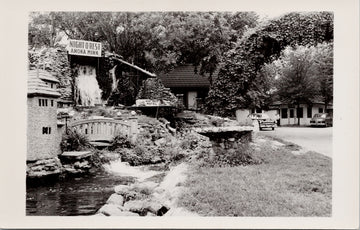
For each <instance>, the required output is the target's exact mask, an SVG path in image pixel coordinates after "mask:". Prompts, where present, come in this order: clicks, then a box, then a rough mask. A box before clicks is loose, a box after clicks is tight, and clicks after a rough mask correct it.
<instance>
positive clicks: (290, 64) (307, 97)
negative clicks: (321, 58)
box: [276, 46, 319, 105]
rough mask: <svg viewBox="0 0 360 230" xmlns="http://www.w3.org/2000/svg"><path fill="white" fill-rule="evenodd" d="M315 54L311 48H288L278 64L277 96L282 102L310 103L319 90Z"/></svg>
mask: <svg viewBox="0 0 360 230" xmlns="http://www.w3.org/2000/svg"><path fill="white" fill-rule="evenodd" d="M313 62H314V59H313V54H312V52H311V49H310V48H307V47H304V46H297V47H295V48H291V47H289V48H286V49H285V50H284V52H283V55H282V56H281V58H280V59H279V60H278V61H277V62H276V63H277V64H278V66H277V68H278V70H279V72H278V76H279V78H278V79H277V94H278V95H279V98H280V100H282V101H285V102H287V103H288V104H294V105H298V104H299V103H300V102H302V101H304V102H306V103H310V102H311V100H312V99H313V98H314V97H315V96H316V94H317V89H318V88H319V87H318V85H317V83H318V81H317V78H316V75H314V69H313Z"/></svg>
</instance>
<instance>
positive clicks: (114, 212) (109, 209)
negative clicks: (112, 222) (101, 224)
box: [98, 204, 139, 216]
mask: <svg viewBox="0 0 360 230" xmlns="http://www.w3.org/2000/svg"><path fill="white" fill-rule="evenodd" d="M98 213H102V214H104V215H105V216H139V215H138V214H136V213H133V212H129V211H127V210H125V209H123V208H122V207H121V206H118V205H114V204H105V205H104V206H103V207H101V208H100V209H99V211H98Z"/></svg>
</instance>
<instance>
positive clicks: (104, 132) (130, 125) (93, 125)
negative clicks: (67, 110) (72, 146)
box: [69, 118, 138, 141]
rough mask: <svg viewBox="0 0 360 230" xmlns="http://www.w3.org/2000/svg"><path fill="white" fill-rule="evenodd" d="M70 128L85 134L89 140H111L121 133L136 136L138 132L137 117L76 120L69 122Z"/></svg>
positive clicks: (131, 136) (130, 136)
mask: <svg viewBox="0 0 360 230" xmlns="http://www.w3.org/2000/svg"><path fill="white" fill-rule="evenodd" d="M69 128H72V129H74V130H76V131H77V132H79V133H81V134H84V135H85V136H87V137H88V139H89V141H111V140H112V139H113V138H114V137H115V136H117V135H119V134H122V135H124V136H127V137H129V138H134V137H135V136H136V135H137V133H138V125H137V119H136V118H130V119H129V120H126V121H119V120H114V119H106V118H96V119H84V120H76V121H73V122H71V123H70V124H69Z"/></svg>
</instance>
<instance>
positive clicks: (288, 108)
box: [271, 99, 333, 126]
mask: <svg viewBox="0 0 360 230" xmlns="http://www.w3.org/2000/svg"><path fill="white" fill-rule="evenodd" d="M271 107H272V108H276V111H277V113H278V114H279V115H280V125H297V124H298V118H300V125H301V126H310V120H311V118H312V117H313V116H314V115H315V114H317V113H330V114H332V113H333V107H332V104H329V105H328V106H327V108H326V110H325V103H324V102H323V101H322V100H319V99H315V100H313V101H312V103H311V105H309V104H306V103H300V105H299V108H297V106H296V105H289V104H286V103H282V102H275V103H274V104H273V105H272V106H271Z"/></svg>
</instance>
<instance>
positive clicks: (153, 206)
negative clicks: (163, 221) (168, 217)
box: [144, 201, 169, 216]
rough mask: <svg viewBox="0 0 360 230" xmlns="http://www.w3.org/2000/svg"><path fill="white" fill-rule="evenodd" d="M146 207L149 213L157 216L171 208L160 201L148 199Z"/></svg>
mask: <svg viewBox="0 0 360 230" xmlns="http://www.w3.org/2000/svg"><path fill="white" fill-rule="evenodd" d="M144 208H145V209H146V210H147V211H148V212H149V213H153V214H155V215H157V216H162V215H164V214H165V213H166V212H167V211H168V210H169V207H167V206H164V205H162V204H161V203H160V202H158V201H148V202H146V203H145V204H144Z"/></svg>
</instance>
